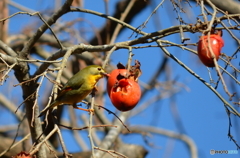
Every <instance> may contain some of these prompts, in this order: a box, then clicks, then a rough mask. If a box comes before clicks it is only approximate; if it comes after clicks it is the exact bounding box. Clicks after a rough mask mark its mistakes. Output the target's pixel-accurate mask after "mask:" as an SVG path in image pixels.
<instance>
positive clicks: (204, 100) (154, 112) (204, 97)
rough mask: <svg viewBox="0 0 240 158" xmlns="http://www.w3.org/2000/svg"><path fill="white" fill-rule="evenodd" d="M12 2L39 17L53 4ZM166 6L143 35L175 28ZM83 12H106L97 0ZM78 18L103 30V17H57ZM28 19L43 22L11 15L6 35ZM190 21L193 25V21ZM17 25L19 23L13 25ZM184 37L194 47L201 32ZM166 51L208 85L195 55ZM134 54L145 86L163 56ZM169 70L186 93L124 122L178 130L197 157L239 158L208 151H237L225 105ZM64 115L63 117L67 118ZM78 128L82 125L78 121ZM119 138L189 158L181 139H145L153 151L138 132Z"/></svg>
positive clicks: (159, 153) (154, 153) (228, 49)
mask: <svg viewBox="0 0 240 158" xmlns="http://www.w3.org/2000/svg"><path fill="white" fill-rule="evenodd" d="M15 2H17V3H19V4H22V5H24V6H26V7H29V8H30V9H34V10H36V11H40V12H43V13H44V12H45V11H46V10H47V9H48V8H50V7H52V5H53V3H51V2H49V1H47V0H42V1H40V0H38V1H25V0H15ZM52 2H54V1H52ZM154 2H155V4H157V3H158V2H157V1H156V0H155V1H154ZM39 4H41V5H39ZM114 4H115V1H110V5H109V6H110V13H113V11H114V6H113V5H114ZM155 6H156V5H154V4H152V6H149V7H147V8H146V9H145V10H144V11H143V12H142V13H141V14H139V15H138V16H137V17H136V18H135V19H134V21H133V22H132V23H131V25H132V26H134V27H138V26H139V25H141V24H142V23H143V22H144V21H145V20H146V19H147V17H148V16H149V15H150V14H151V12H152V10H153V8H155ZM170 6H171V5H169V4H168V5H164V6H163V7H160V9H159V10H158V11H157V18H160V19H159V20H160V24H161V27H160V28H158V26H156V23H155V22H156V21H154V18H155V17H152V18H151V20H150V21H149V23H148V24H147V27H146V28H144V30H143V31H145V32H148V33H151V32H154V31H157V30H158V29H164V28H168V27H170V26H173V25H176V24H179V23H178V21H176V20H175V19H170V17H177V16H176V15H175V12H171V11H169V10H171V9H169V7H170ZM192 7H193V10H194V14H195V15H192V16H196V15H199V12H198V11H199V9H198V7H197V6H196V5H195V4H194V3H192ZM84 8H86V9H90V10H95V11H98V12H102V13H104V12H105V11H104V3H103V1H97V2H95V5H92V3H91V2H90V1H84ZM17 11H18V10H17V9H15V8H13V7H10V14H13V13H15V12H17ZM167 11H168V12H167ZM169 12H171V13H169ZM168 13H169V14H173V15H175V16H169V15H168ZM181 15H182V16H183V17H185V18H186V16H185V15H184V14H181ZM155 16H156V15H155ZM77 17H82V18H86V19H88V20H90V21H91V22H92V23H94V25H96V27H101V26H102V25H103V23H104V22H105V19H103V18H101V17H97V16H93V15H89V14H86V13H69V14H67V15H65V16H64V17H63V18H61V19H60V20H61V21H62V22H63V23H64V22H66V21H70V20H72V19H75V18H77ZM32 20H34V21H36V22H37V23H36V26H39V25H40V24H41V22H40V20H39V19H38V18H36V17H30V16H28V15H17V16H16V17H13V18H12V19H11V20H10V25H9V31H10V32H9V33H10V34H14V33H16V32H19V31H21V30H22V28H23V27H26V25H28V24H30V23H31V22H32ZM189 21H190V20H189ZM193 22H195V21H194V20H193ZM16 23H17V24H18V25H16ZM83 25H85V26H86V27H87V26H88V25H87V24H83ZM131 33H132V31H130V30H125V31H124V32H123V33H122V34H121V35H120V36H119V37H118V38H117V40H116V42H121V41H126V40H129V37H130V35H131ZM235 33H236V32H235ZM185 35H186V37H189V38H191V40H190V41H188V42H186V43H196V42H197V41H198V36H200V35H201V34H200V33H195V34H194V35H193V34H190V33H185ZM91 36H92V34H91V33H88V34H87V37H88V38H90V37H91ZM133 38H134V36H133V37H132V39H133ZM223 38H224V39H225V46H224V47H223V49H222V52H224V53H226V54H228V53H229V54H228V55H230V54H232V53H233V52H234V51H235V50H236V45H235V43H234V42H233V41H232V39H231V38H230V36H229V34H228V33H226V31H224V36H223ZM165 39H166V40H169V41H172V42H176V43H180V36H179V35H174V36H170V37H167V38H165ZM154 45H155V44H154ZM194 49H196V48H194ZM168 50H169V51H170V52H171V53H172V54H173V55H175V56H176V57H177V58H179V59H180V60H181V61H182V62H184V63H185V64H186V65H187V66H189V67H190V68H191V69H192V70H194V71H195V72H196V73H197V74H199V75H200V76H201V77H202V78H204V79H205V80H206V81H208V82H209V76H208V70H207V69H206V67H204V66H203V65H202V64H201V62H200V61H199V59H198V57H197V56H196V55H193V54H191V53H190V52H188V51H184V50H182V49H179V48H176V47H174V48H168ZM133 53H134V57H133V59H137V60H139V61H140V62H141V64H142V71H143V74H142V76H141V77H140V80H141V81H142V82H145V83H147V82H148V81H149V80H150V77H151V76H152V75H153V74H154V72H155V71H156V69H157V68H158V65H159V64H160V62H161V60H162V58H163V56H164V55H163V52H162V51H161V50H160V49H159V48H145V49H134V50H133ZM127 56H128V51H127V50H118V51H116V52H114V53H113V55H112V57H111V59H112V63H114V64H117V63H118V62H122V63H127ZM220 64H221V63H220ZM237 68H239V65H237ZM33 70H34V69H33ZM168 71H169V73H170V76H169V78H170V79H171V80H174V79H175V78H177V82H179V83H182V84H183V85H185V87H187V90H186V89H185V88H180V87H179V89H180V92H179V93H177V94H176V95H174V97H171V98H166V99H162V100H160V101H157V102H156V103H154V104H152V105H151V106H149V107H148V108H147V109H146V110H144V111H143V112H142V113H140V114H139V115H138V116H134V117H132V118H130V119H129V120H128V123H129V124H131V125H148V126H149V125H150V126H154V127H159V128H163V129H167V130H171V131H175V132H179V133H181V132H183V133H184V134H186V135H188V136H189V137H190V138H191V139H192V140H193V141H194V142H195V144H196V146H197V149H198V156H199V157H201V158H211V157H216V158H218V157H219V158H221V157H231V158H232V157H233V158H235V157H239V154H236V155H214V156H212V155H210V154H209V152H210V149H215V150H235V149H236V146H235V144H234V143H233V142H232V141H230V140H229V138H228V137H227V133H228V117H227V114H226V112H225V109H224V106H223V103H222V102H221V101H220V100H219V98H217V96H216V95H215V94H214V93H213V92H212V91H211V90H209V88H207V87H206V86H205V85H204V84H203V83H201V82H200V81H199V80H197V79H196V78H195V77H193V76H192V75H191V74H189V73H188V72H187V71H186V70H185V69H183V68H182V67H180V66H179V65H178V64H176V62H174V61H173V60H172V59H170V60H169V64H168ZM211 74H212V76H213V79H215V80H216V79H217V75H216V71H215V69H212V70H211ZM166 81H167V80H166V76H165V74H164V75H161V76H160V77H159V82H160V83H164V82H166ZM228 81H231V80H227V83H228ZM13 82H14V81H13ZM15 82H16V81H15ZM7 84H12V82H10V81H8V82H7ZM14 84H16V83H14ZM236 86H239V85H236ZM0 89H1V90H3V89H4V86H2V87H0ZM14 90H17V91H18V92H19V93H20V90H19V88H14ZM218 91H219V93H220V94H222V95H223V96H224V97H225V99H228V98H227V96H226V95H225V93H224V91H223V89H222V86H221V85H220V86H219V88H218ZM15 92H16V91H15ZM162 92H163V91H162ZM9 93H10V92H9ZM156 93H159V92H158V91H157V90H152V91H150V92H148V94H147V96H146V97H145V98H143V100H142V101H141V102H140V103H139V105H141V104H142V103H143V102H144V101H146V100H148V99H149V98H150V97H152V96H154V95H156ZM15 95H16V94H14V93H11V94H9V95H8V97H9V98H10V99H11V98H14V96H15ZM21 101H22V100H21V98H19V99H16V102H17V103H18V104H19V103H21ZM106 107H107V108H109V109H110V110H112V111H115V108H114V107H113V106H112V105H111V102H110V100H109V99H108V97H107V96H106ZM136 108H138V107H136ZM174 109H175V110H177V113H178V115H179V117H180V119H179V118H176V119H177V120H178V121H180V122H181V124H182V125H183V129H184V130H181V129H179V123H178V122H176V119H174V116H175V115H173V111H174ZM1 110H4V109H1ZM133 110H134V109H133ZM77 113H78V114H80V113H81V112H77ZM65 115H66V116H67V114H65ZM3 117H4V115H3V116H0V118H3ZM109 118H112V116H109ZM232 118H234V117H232ZM234 119H236V118H234ZM0 123H1V124H6V121H5V120H3V119H0ZM8 123H14V119H10V120H9V121H8ZM79 124H81V123H80V122H79ZM235 124H236V122H235ZM233 125H234V123H233ZM231 129H232V135H233V136H235V138H238V140H239V137H236V131H235V128H234V126H233V127H232V128H231ZM62 131H63V134H64V139H65V141H66V145H67V147H68V150H69V152H76V151H79V150H80V149H79V148H78V147H77V144H76V143H75V141H74V140H73V139H72V136H71V133H70V132H69V131H67V130H62ZM86 132H87V131H83V132H81V135H82V136H83V138H84V139H86V142H87V143H88V138H87V135H86ZM121 137H122V138H123V141H124V142H126V143H134V144H139V145H143V146H144V147H145V148H146V149H147V150H148V151H149V154H148V156H147V158H153V157H166V158H167V157H169V158H179V157H183V158H188V157H190V156H189V154H188V153H189V151H188V150H187V148H186V146H185V144H184V143H182V142H181V141H179V140H174V139H171V138H168V137H165V136H160V135H156V134H152V135H151V137H148V138H147V140H148V141H149V142H150V143H152V144H153V146H154V147H149V146H148V145H147V144H146V143H145V142H144V140H143V138H142V136H140V135H138V134H133V135H126V136H125V135H123V136H121ZM168 151H171V152H170V153H169V152H168Z"/></svg>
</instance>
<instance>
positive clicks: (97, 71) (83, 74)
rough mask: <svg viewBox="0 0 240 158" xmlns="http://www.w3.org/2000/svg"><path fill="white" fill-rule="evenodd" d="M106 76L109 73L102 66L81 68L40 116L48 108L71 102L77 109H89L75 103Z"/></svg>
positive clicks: (41, 114)
mask: <svg viewBox="0 0 240 158" xmlns="http://www.w3.org/2000/svg"><path fill="white" fill-rule="evenodd" d="M104 76H108V74H107V73H106V72H105V71H104V70H103V68H102V67H101V66H97V65H90V66H87V67H85V68H84V69H82V70H80V71H79V72H78V73H76V74H75V75H74V76H73V77H72V78H70V79H69V80H68V82H67V83H66V84H65V85H64V87H63V88H62V89H61V91H60V92H59V93H58V96H57V98H56V100H54V101H53V102H52V103H51V105H50V106H49V107H47V108H45V109H44V110H43V111H41V112H40V115H39V116H38V117H41V116H43V115H45V114H46V112H47V111H48V110H50V109H52V108H54V107H55V106H58V105H62V104H71V105H73V107H74V108H76V109H80V110H84V111H89V110H88V109H83V108H79V107H76V106H74V105H76V104H77V103H78V102H81V101H82V100H83V99H84V98H85V97H86V96H87V95H88V94H90V93H91V92H92V90H93V89H94V88H95V85H96V83H97V82H98V80H99V79H101V78H103V77H104Z"/></svg>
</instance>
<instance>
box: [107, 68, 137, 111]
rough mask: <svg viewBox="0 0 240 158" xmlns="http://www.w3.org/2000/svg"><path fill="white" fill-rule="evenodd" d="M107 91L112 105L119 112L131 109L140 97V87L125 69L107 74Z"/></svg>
mask: <svg viewBox="0 0 240 158" xmlns="http://www.w3.org/2000/svg"><path fill="white" fill-rule="evenodd" d="M107 91H108V95H109V97H110V99H111V102H112V104H113V105H114V106H115V107H116V108H117V109H118V110H120V111H128V110H131V109H133V108H134V107H135V106H136V105H137V103H138V102H139V100H140V97H141V89H140V86H139V85H138V83H137V82H136V81H135V80H133V78H131V77H130V73H129V72H128V71H127V70H126V69H115V70H113V71H112V72H111V73H110V74H109V78H108V83H107Z"/></svg>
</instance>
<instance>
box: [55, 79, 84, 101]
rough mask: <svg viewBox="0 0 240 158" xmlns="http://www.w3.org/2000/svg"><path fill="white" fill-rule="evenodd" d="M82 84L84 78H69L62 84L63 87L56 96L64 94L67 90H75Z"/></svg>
mask: <svg viewBox="0 0 240 158" xmlns="http://www.w3.org/2000/svg"><path fill="white" fill-rule="evenodd" d="M83 84H84V79H83V78H81V77H80V79H79V78H76V77H73V78H70V79H69V81H68V82H67V83H66V84H65V85H64V87H63V88H62V89H61V91H60V92H59V93H58V98H59V97H61V96H63V95H64V94H66V93H67V92H68V91H71V90H77V89H79V88H81V86H82V85H83Z"/></svg>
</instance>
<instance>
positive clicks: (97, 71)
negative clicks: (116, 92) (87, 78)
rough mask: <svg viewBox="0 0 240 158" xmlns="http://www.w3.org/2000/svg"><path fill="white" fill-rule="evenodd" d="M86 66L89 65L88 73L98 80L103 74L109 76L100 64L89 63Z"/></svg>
mask: <svg viewBox="0 0 240 158" xmlns="http://www.w3.org/2000/svg"><path fill="white" fill-rule="evenodd" d="M88 67H89V71H88V72H89V73H90V75H93V76H94V78H95V79H96V80H99V79H100V78H102V77H104V76H109V74H107V73H106V72H105V70H104V69H103V68H102V67H101V66H98V65H91V66H88Z"/></svg>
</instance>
